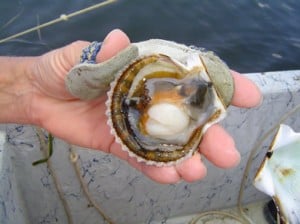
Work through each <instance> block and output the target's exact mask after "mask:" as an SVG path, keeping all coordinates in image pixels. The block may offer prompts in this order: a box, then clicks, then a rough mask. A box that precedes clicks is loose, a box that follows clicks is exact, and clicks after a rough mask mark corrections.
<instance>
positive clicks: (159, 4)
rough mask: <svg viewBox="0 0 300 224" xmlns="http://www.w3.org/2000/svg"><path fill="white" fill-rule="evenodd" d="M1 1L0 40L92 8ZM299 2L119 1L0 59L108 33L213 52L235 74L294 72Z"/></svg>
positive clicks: (74, 2) (56, 0)
mask: <svg viewBox="0 0 300 224" xmlns="http://www.w3.org/2000/svg"><path fill="white" fill-rule="evenodd" d="M99 2H101V1H99V0H63V1H62V0H42V1H41V0H9V1H8V0H2V1H1V3H0V39H2V38H5V37H7V36H9V35H12V34H15V33H18V32H21V31H23V30H25V29H28V28H31V27H33V26H35V25H37V24H42V23H44V22H48V21H49V20H52V19H55V18H58V17H59V16H60V15H61V14H69V13H72V12H74V11H76V10H79V9H82V8H85V7H88V6H91V5H93V4H96V3H99ZM299 12H300V1H299V0H284V1H282V0H239V1H236V0H226V1H225V0H151V1H144V0H119V1H117V2H116V3H113V4H111V5H109V6H106V7H103V8H100V9H97V10H95V11H92V12H89V13H86V14H84V15H79V16H77V17H73V18H71V19H70V20H68V21H65V22H61V23H59V24H56V25H53V26H50V27H47V28H44V29H42V30H41V32H40V33H38V32H33V33H31V34H27V35H24V36H22V37H20V38H18V39H15V40H13V41H9V42H6V43H1V44H0V54H1V55H39V54H42V53H44V52H46V51H49V50H51V49H54V48H57V47H61V46H63V45H65V44H67V43H70V42H72V41H75V40H78V39H82V40H90V41H92V40H98V41H101V40H102V39H103V38H104V37H105V35H106V34H107V33H108V32H109V31H110V30H112V29H114V28H120V29H123V30H124V31H125V32H126V33H127V34H128V35H129V37H130V38H131V40H132V41H141V40H145V39H149V38H163V39H168V40H173V41H177V42H181V43H185V44H188V45H195V46H199V47H203V48H206V49H208V50H213V51H215V52H216V53H217V54H218V55H219V56H220V57H221V58H222V59H223V60H224V61H226V62H227V64H228V65H229V66H230V67H231V68H232V69H235V70H237V71H240V72H247V73H248V72H265V71H276V70H291V69H300V26H299V22H300V13H299Z"/></svg>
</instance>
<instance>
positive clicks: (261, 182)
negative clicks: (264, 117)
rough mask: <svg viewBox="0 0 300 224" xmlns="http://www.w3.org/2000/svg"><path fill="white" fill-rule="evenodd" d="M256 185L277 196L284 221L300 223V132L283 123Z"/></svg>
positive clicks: (277, 203) (264, 161)
mask: <svg viewBox="0 0 300 224" xmlns="http://www.w3.org/2000/svg"><path fill="white" fill-rule="evenodd" d="M254 186H255V187H256V188H257V189H259V190H260V191H262V192H264V193H266V194H267V195H269V196H271V197H272V198H273V200H274V203H275V204H276V206H277V210H278V213H279V215H280V218H281V220H282V222H283V223H300V133H295V132H294V131H293V130H292V129H291V128H290V127H289V126H287V125H280V128H279V130H278V132H277V134H276V136H275V137H274V140H273V142H272V144H271V147H270V149H269V151H268V152H267V154H266V157H265V159H264V160H263V162H262V164H261V166H260V168H259V170H258V172H257V174H256V176H255V179H254Z"/></svg>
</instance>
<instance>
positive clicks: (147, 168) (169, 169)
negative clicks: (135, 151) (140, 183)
mask: <svg viewBox="0 0 300 224" xmlns="http://www.w3.org/2000/svg"><path fill="white" fill-rule="evenodd" d="M109 152H110V153H111V154H113V155H115V156H117V157H119V158H120V159H122V160H125V161H127V162H128V163H129V164H130V165H131V166H132V167H134V168H135V169H137V170H139V171H140V172H142V173H144V174H145V175H146V176H148V177H149V178H150V179H152V180H154V181H156V182H158V183H162V184H171V183H177V182H178V181H179V180H180V179H181V178H180V175H179V173H178V172H177V170H176V168H175V167H174V166H163V167H157V166H152V165H146V164H145V163H144V162H138V161H137V160H136V158H133V157H130V156H129V155H128V152H125V151H123V150H122V149H121V146H120V145H119V144H118V143H116V142H113V143H112V144H111V147H110V149H109Z"/></svg>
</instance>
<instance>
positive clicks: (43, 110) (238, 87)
mask: <svg viewBox="0 0 300 224" xmlns="http://www.w3.org/2000/svg"><path fill="white" fill-rule="evenodd" d="M88 44H89V42H85V41H77V42H74V43H72V44H70V45H68V46H65V47H63V48H60V49H56V50H54V51H51V52H49V53H47V54H44V55H42V56H40V57H37V58H36V62H35V63H34V67H33V81H32V83H33V88H34V91H33V92H34V94H33V97H32V103H31V104H32V106H31V113H32V116H33V117H34V123H35V124H36V125H39V126H41V127H43V128H45V129H47V130H48V131H49V132H51V133H52V134H53V135H54V136H56V137H59V138H62V139H64V140H66V141H68V142H69V143H71V144H75V145H79V146H83V147H88V148H93V149H98V150H102V151H105V152H109V153H112V154H114V155H116V156H118V157H119V158H121V159H124V160H127V161H128V163H129V164H130V165H132V166H133V167H135V168H137V169H138V170H140V171H141V172H143V173H144V174H145V175H147V176H148V177H150V178H151V179H153V180H155V181H157V182H160V183H175V182H177V181H179V180H180V179H184V180H186V181H195V180H199V179H201V178H203V177H204V176H205V175H206V168H205V166H204V165H203V163H202V162H201V158H200V157H201V156H200V153H195V155H194V156H193V157H191V158H189V159H187V160H185V161H183V162H182V163H180V164H177V165H175V166H168V167H155V166H148V165H145V164H144V163H138V162H137V161H136V160H135V159H134V158H131V157H129V156H128V154H127V153H126V152H124V151H122V150H121V147H120V146H119V145H118V144H117V143H115V141H114V137H113V136H112V135H111V134H110V129H109V127H108V125H107V124H106V122H107V118H106V115H105V111H106V107H105V101H106V96H102V97H100V98H99V99H96V100H92V101H82V100H79V99H76V98H74V97H72V96H71V95H70V94H69V93H68V92H67V90H66V88H65V76H66V75H67V73H68V72H69V70H70V69H71V68H72V67H73V66H74V65H75V64H77V63H78V62H79V58H80V54H81V51H82V49H83V48H85V47H86V46H87V45H88ZM129 44H130V41H129V39H128V37H127V36H126V34H124V33H123V32H122V31H120V30H114V31H112V32H111V33H110V34H108V36H107V37H106V38H105V40H104V42H103V45H102V48H101V50H100V52H99V54H98V55H97V59H96V61H97V62H101V61H105V60H107V59H109V58H110V57H112V56H113V55H115V54H116V53H117V52H119V51H121V50H122V49H124V48H126V47H127V46H128V45H129ZM233 77H234V80H235V94H234V97H233V101H232V103H233V104H234V105H236V106H241V107H252V106H256V105H257V104H258V103H259V102H260V99H261V96H260V92H259V90H258V89H257V87H256V86H255V85H254V84H253V83H252V82H251V81H249V80H247V79H246V78H244V77H243V76H241V75H239V74H238V73H236V72H233ZM213 138H214V139H216V138H218V139H219V141H218V142H215V141H213V140H212V139H213ZM221 149H222V150H221ZM199 152H201V154H202V155H204V156H206V157H207V158H208V159H209V160H210V161H211V162H212V163H214V164H215V165H216V166H219V167H222V168H229V167H232V166H235V165H237V164H238V162H239V158H240V156H239V153H238V152H237V150H236V149H235V145H234V141H233V140H232V138H231V137H230V136H229V135H228V134H227V133H226V132H225V131H224V129H223V128H222V127H220V126H219V125H213V126H212V127H210V128H209V129H208V131H207V132H206V134H205V135H204V137H203V140H202V143H201V144H200V147H199ZM216 152H218V153H216ZM225 158H226V159H225Z"/></svg>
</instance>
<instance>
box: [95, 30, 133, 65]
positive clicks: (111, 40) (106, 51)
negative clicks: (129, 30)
mask: <svg viewBox="0 0 300 224" xmlns="http://www.w3.org/2000/svg"><path fill="white" fill-rule="evenodd" d="M129 44H130V40H129V38H128V36H127V35H126V34H125V33H124V32H123V31H121V30H119V29H115V30H113V31H111V32H110V33H109V34H107V36H106V37H105V39H104V41H103V43H102V46H101V50H100V52H99V54H98V55H97V57H96V61H97V62H102V61H105V60H107V59H109V58H111V57H113V56H114V55H116V54H117V53H118V52H119V51H121V50H123V49H124V48H126V47H127V46H128V45H129Z"/></svg>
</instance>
